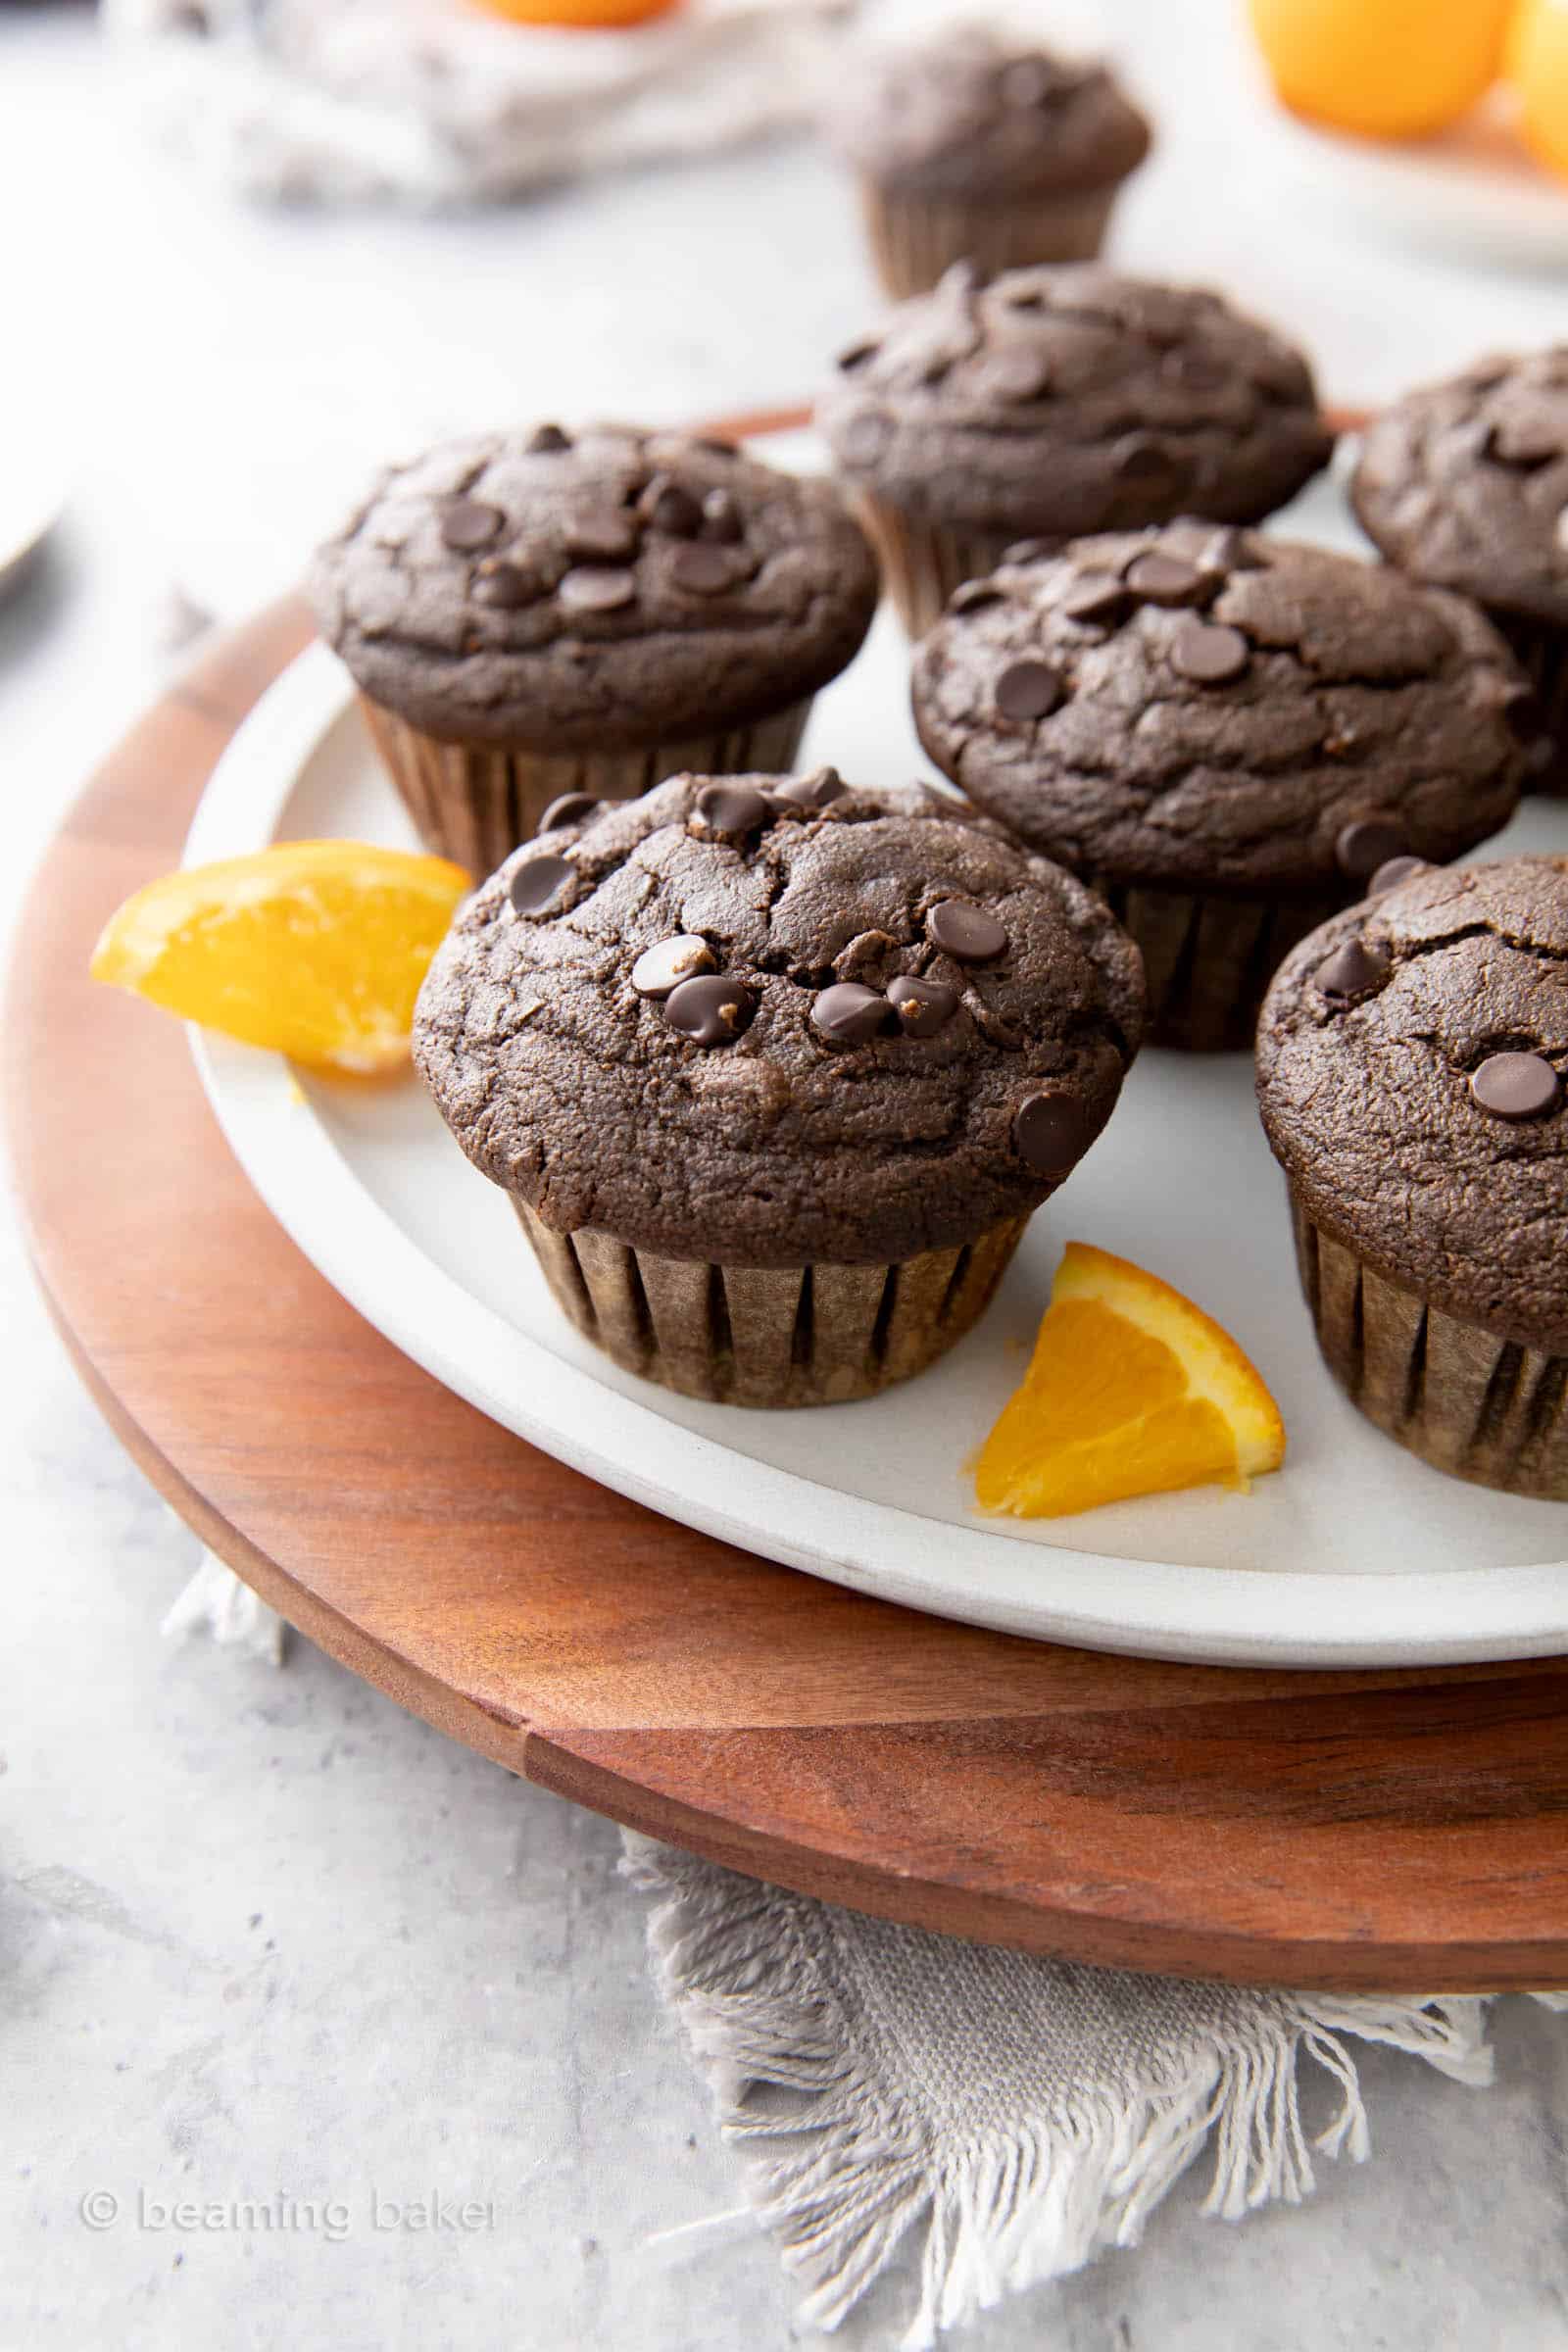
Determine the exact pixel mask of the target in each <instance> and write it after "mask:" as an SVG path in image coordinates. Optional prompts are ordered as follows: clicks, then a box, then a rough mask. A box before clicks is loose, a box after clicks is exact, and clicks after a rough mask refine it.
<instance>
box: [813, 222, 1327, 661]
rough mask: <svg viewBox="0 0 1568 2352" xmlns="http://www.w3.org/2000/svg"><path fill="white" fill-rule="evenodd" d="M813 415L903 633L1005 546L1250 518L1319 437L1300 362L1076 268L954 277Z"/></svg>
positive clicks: (1282, 348) (1230, 321) (902, 317)
mask: <svg viewBox="0 0 1568 2352" xmlns="http://www.w3.org/2000/svg"><path fill="white" fill-rule="evenodd" d="M817 417H818V421H819V423H820V425H821V428H822V430H823V432H824V434H825V435H826V437H827V440H828V442H829V445H830V446H831V448H832V451H833V455H834V462H835V465H836V467H837V470H838V472H839V474H840V476H841V478H842V479H843V480H844V482H845V483H846V485H847V486H848V487H849V489H850V490H851V491H852V492H853V493H854V495H855V497H856V499H857V501H858V508H859V511H860V512H861V514H862V515H863V516H864V519H865V521H866V524H867V527H868V528H869V529H870V530H871V532H872V535H873V536H874V537H875V538H876V540H877V542H878V545H879V547H880V549H881V551H882V554H883V557H884V561H885V564H886V567H887V571H888V579H889V585H890V587H891V589H892V590H893V593H894V595H895V596H896V597H897V598H898V599H899V601H900V604H901V608H902V609H903V611H904V612H905V615H906V618H907V621H908V623H909V627H910V629H911V632H912V633H914V634H915V635H919V634H920V633H922V631H923V630H924V629H926V628H927V627H929V626H930V625H931V622H932V621H933V620H934V619H935V618H936V616H937V614H938V613H939V612H940V611H941V609H942V606H943V604H944V603H945V602H946V600H947V598H948V597H949V596H951V595H952V593H953V591H954V590H955V589H956V587H957V586H958V585H959V583H960V582H961V581H963V580H966V579H972V578H974V577H976V576H977V575H979V574H983V573H988V572H989V571H990V570H991V569H992V568H993V566H994V565H995V564H998V563H1000V562H1001V561H1002V560H1003V558H1004V555H1005V551H1006V550H1007V549H1008V548H1009V546H1010V545H1011V544H1012V543H1013V542H1016V541H1019V540H1023V539H1026V538H1039V539H1042V540H1045V541H1047V542H1048V543H1050V544H1051V545H1053V546H1056V545H1059V544H1060V543H1061V542H1062V541H1063V540H1065V539H1069V538H1073V537H1076V536H1079V535H1081V534H1082V533H1085V532H1089V531H1104V530H1121V529H1126V528H1130V527H1134V526H1137V525H1140V524H1145V523H1155V522H1164V521H1168V520H1171V519H1173V518H1174V517H1176V516H1178V515H1184V514H1196V515H1209V516H1211V517H1212V518H1213V519H1214V520H1215V521H1216V523H1247V522H1256V521H1260V520H1261V519H1262V518H1263V516H1265V515H1270V514H1272V513H1273V511H1274V510H1275V509H1276V508H1277V507H1280V506H1283V505H1284V504H1285V502H1286V500H1287V499H1290V498H1292V497H1294V496H1295V494H1296V492H1297V491H1298V490H1299V489H1300V488H1301V486H1302V484H1303V483H1304V482H1306V481H1308V480H1309V479H1310V478H1311V476H1312V475H1313V474H1314V473H1316V472H1317V471H1318V469H1319V468H1320V467H1321V466H1323V465H1324V464H1325V463H1326V462H1327V459H1328V456H1329V453H1330V450H1331V448H1332V436H1331V434H1330V432H1329V430H1328V427H1327V425H1326V424H1325V422H1324V420H1323V417H1322V416H1321V415H1320V413H1319V410H1318V406H1317V397H1316V394H1315V392H1314V390H1313V385H1312V376H1311V371H1310V369H1309V368H1308V367H1307V364H1306V362H1305V360H1304V359H1302V358H1301V356H1300V354H1299V353H1298V352H1297V351H1295V350H1294V349H1293V348H1292V347H1291V346H1290V345H1289V344H1287V343H1285V342H1283V341H1282V340H1281V339H1280V338H1279V337H1278V336H1276V335H1275V334H1273V333H1272V332H1271V330H1270V329H1268V328H1267V327H1265V326H1262V325H1260V324H1259V323H1258V322H1257V321H1256V320H1254V319H1249V318H1246V317H1244V316H1243V315H1242V314H1241V313H1240V312H1237V311H1233V310H1231V309H1230V308H1229V307H1228V305H1226V304H1225V303H1223V302H1221V301H1220V299H1219V298H1218V296H1217V295H1213V294H1209V293H1205V292H1202V291H1201V290H1197V289H1191V288H1186V287H1179V286H1165V285H1156V284H1153V283H1152V282H1149V281H1146V280H1143V279H1140V278H1131V277H1120V276H1117V275H1116V274H1114V273H1113V272H1112V271H1110V270H1102V269H1096V268H1092V267H1085V268H1066V269H1055V270H1052V269H1042V270H1012V271H1009V272H1008V273H1006V274H1005V275H1004V276H1001V277H998V278H996V279H994V280H993V281H992V282H991V283H990V284H989V285H984V286H982V285H981V284H979V283H978V282H977V280H976V278H975V276H974V274H973V273H972V272H971V271H968V270H964V269H962V268H961V267H960V268H957V269H955V270H952V271H950V273H949V275H948V276H947V277H946V278H945V279H944V280H943V282H942V284H941V286H940V287H939V288H938V289H937V291H936V292H935V293H934V294H930V295H927V296H925V297H923V298H921V299H919V300H917V301H912V302H907V303H903V304H901V305H900V306H899V308H898V309H897V310H895V311H894V312H893V313H892V314H891V315H890V316H889V318H888V319H887V320H886V322H885V324H884V326H883V328H882V330H881V332H880V334H879V335H878V336H877V338H876V340H875V343H874V346H872V347H869V348H868V347H867V346H866V345H865V344H863V343H862V344H861V345H860V346H859V347H858V351H857V354H856V359H855V365H854V366H853V367H852V368H848V369H845V368H843V367H842V366H841V368H840V370H839V375H838V379H837V381H836V382H835V383H834V384H833V385H831V386H830V387H829V389H828V390H827V391H826V392H825V393H824V394H823V395H822V397H821V399H820V401H819V402H818V405H817ZM1169 592H1170V591H1169V588H1168V585H1167V588H1166V590H1165V591H1164V593H1166V594H1169Z"/></svg>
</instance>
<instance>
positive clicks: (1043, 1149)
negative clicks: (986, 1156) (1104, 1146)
mask: <svg viewBox="0 0 1568 2352" xmlns="http://www.w3.org/2000/svg"><path fill="white" fill-rule="evenodd" d="M1093 1141H1094V1126H1093V1122H1092V1120H1091V1119H1090V1115H1089V1107H1088V1104H1087V1103H1085V1102H1084V1100H1083V1098H1082V1097H1081V1096H1080V1095H1060V1094H1058V1095H1025V1097H1024V1099H1023V1101H1022V1102H1021V1103H1019V1105H1018V1107H1017V1109H1016V1110H1015V1111H1014V1112H1013V1114H1012V1143H1013V1149H1014V1151H1015V1152H1017V1154H1018V1156H1019V1158H1020V1159H1022V1160H1025V1161H1027V1163H1028V1165H1029V1166H1030V1167H1031V1168H1033V1169H1034V1170H1035V1172H1036V1174H1037V1175H1040V1176H1065V1175H1066V1173H1067V1171H1068V1169H1069V1168H1072V1167H1076V1165H1077V1163H1078V1161H1079V1160H1080V1159H1081V1158H1082V1157H1083V1155H1084V1152H1086V1151H1087V1150H1088V1148H1089V1146H1090V1144H1091V1143H1093Z"/></svg>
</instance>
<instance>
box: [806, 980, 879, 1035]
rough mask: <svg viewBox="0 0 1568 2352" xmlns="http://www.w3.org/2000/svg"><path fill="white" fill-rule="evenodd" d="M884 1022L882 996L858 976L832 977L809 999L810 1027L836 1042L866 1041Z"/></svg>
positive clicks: (875, 1033)
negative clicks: (844, 978) (855, 978)
mask: <svg viewBox="0 0 1568 2352" xmlns="http://www.w3.org/2000/svg"><path fill="white" fill-rule="evenodd" d="M887 1023H888V1001H887V999H886V997H885V996H883V994H882V992H881V990H880V989H876V988H864V987H862V986H861V984H860V982H859V981H858V980H836V981H835V982H834V984H833V986H832V987H831V988H824V989H823V991H822V993H821V995H820V996H818V997H815V998H813V999H812V1003H811V1027H812V1028H813V1029H815V1030H816V1031H818V1033H819V1034H820V1035H821V1036H823V1037H830V1038H831V1039H832V1040H833V1043H834V1044H835V1045H836V1046H864V1045H868V1044H869V1043H870V1041H871V1039H872V1038H873V1037H875V1036H876V1035H877V1033H878V1032H879V1031H880V1030H882V1029H885V1028H886V1027H887Z"/></svg>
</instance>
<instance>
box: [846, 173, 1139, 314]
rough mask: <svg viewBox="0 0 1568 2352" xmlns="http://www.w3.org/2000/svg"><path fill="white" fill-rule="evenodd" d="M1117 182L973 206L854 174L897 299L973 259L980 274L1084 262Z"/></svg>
mask: <svg viewBox="0 0 1568 2352" xmlns="http://www.w3.org/2000/svg"><path fill="white" fill-rule="evenodd" d="M1117 184H1118V183H1115V182H1113V183H1112V184H1111V185H1110V186H1109V187H1106V188H1091V189H1089V190H1088V191H1087V192H1084V193H1080V194H1077V195H1071V196H1019V197H1016V198H1013V199H1012V200H1010V201H1007V202H1001V203H996V202H992V203H977V202H976V201H975V200H974V199H973V198H972V197H962V196H922V195H913V194H909V193H907V191H903V190H900V189H897V188H886V187H883V186H881V185H880V184H879V183H878V182H877V181H876V180H872V179H864V178H862V179H861V181H860V210H861V213H862V215H863V216H864V220H865V232H866V235H867V237H868V238H869V239H870V244H871V258H872V260H873V261H874V263H875V265H876V273H877V275H878V277H879V278H880V279H881V280H882V283H883V285H884V287H885V288H886V290H887V291H888V293H889V294H891V295H892V297H893V299H894V301H895V302H902V301H904V299H905V298H906V296H907V295H910V294H925V293H929V291H930V289H931V288H932V287H933V286H934V285H935V284H936V282H937V280H938V278H939V277H940V276H941V275H942V273H943V271H944V270H951V268H952V267H953V265H954V263H955V262H965V261H967V262H973V264H974V265H975V268H976V269H977V270H979V271H980V272H981V274H982V276H985V277H994V276H995V275H996V273H997V271H998V270H1021V269H1027V268H1028V267H1029V266H1030V265H1031V264H1033V263H1035V262H1092V261H1093V260H1094V259H1095V256H1096V255H1097V254H1098V253H1099V251H1100V248H1101V246H1102V245H1103V243H1104V241H1105V227H1106V223H1107V222H1108V221H1109V219H1110V211H1111V207H1112V205H1113V204H1114V203H1115V201H1116V187H1117Z"/></svg>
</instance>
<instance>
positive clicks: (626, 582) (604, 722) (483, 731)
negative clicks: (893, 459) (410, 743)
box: [310, 424, 877, 751]
mask: <svg viewBox="0 0 1568 2352" xmlns="http://www.w3.org/2000/svg"><path fill="white" fill-rule="evenodd" d="M310 588H311V595H312V598H313V600H314V602H315V606H316V612H317V616H318V619H319V622H320V626H321V631H322V634H323V635H324V636H325V637H326V638H327V639H328V641H329V642H330V643H331V644H332V645H333V646H334V647H335V649H336V650H337V652H338V653H339V654H341V655H342V657H343V659H344V661H345V662H347V663H348V665H349V668H350V669H351V670H352V671H353V673H354V676H355V679H356V680H357V682H358V683H359V685H361V686H362V687H363V688H364V690H365V692H366V693H367V694H368V695H369V696H370V697H371V699H372V700H373V701H375V702H377V703H383V704H385V705H387V706H388V707H389V708H390V709H391V710H393V711H400V712H401V713H402V714H403V716H404V717H405V718H408V719H411V720H412V721H413V722H414V724H415V725H416V726H419V727H422V728H424V729H426V730H427V731H428V732H429V733H430V734H432V735H437V736H442V737H445V738H449V739H452V740H463V741H479V742H492V743H519V744H524V745H528V746H530V747H536V748H539V749H542V750H558V749H559V750H564V751H571V750H576V749H579V748H587V747H594V748H600V749H605V750H613V749H617V748H626V747H630V746H633V745H636V744H639V743H644V742H657V741H658V740H659V739H660V738H661V737H664V738H665V739H667V737H668V735H669V733H670V732H671V731H673V732H675V733H676V734H680V733H686V734H691V733H695V732H698V731H699V730H700V731H701V732H702V733H704V734H709V733H711V732H712V731H713V730H714V729H715V728H719V727H725V726H729V725H738V724H741V723H743V722H744V721H745V720H747V719H750V718H755V717H758V716H760V715H762V714H763V713H765V712H767V711H772V710H777V709H778V708H780V707H781V706H782V705H783V704H785V703H788V702H790V701H793V700H794V699H795V698H796V697H798V696H804V695H807V694H809V693H811V692H813V691H814V690H815V688H817V687H818V686H821V685H824V684H825V683H826V681H827V680H828V679H829V678H831V677H834V676H836V675H837V673H838V672H839V671H840V670H841V669H842V668H843V667H844V666H845V664H846V662H849V661H850V659H851V658H852V656H853V655H854V654H855V652H856V651H857V649H858V646H859V644H860V641H861V639H862V638H863V637H864V635H865V632H866V630H867V628H868V627H869V626H870V623H871V615H872V613H873V612H874V611H875V609H876V598H877V576H876V564H875V560H874V559H873V557H872V555H871V552H870V549H869V548H868V546H867V545H866V542H865V540H864V538H863V537H862V535H861V533H860V531H859V529H858V526H857V525H856V524H855V523H854V522H852V521H851V519H850V517H849V515H846V514H845V512H844V510H843V508H842V506H841V505H840V504H839V501H838V499H837V497H836V496H835V494H834V492H833V491H832V490H831V488H829V486H828V485H827V484H825V483H823V482H812V481H801V480H797V479H796V478H794V477H793V476H791V475H789V474H784V473H777V472H775V471H774V470H773V468H772V467H771V466H760V465H758V464H756V463H755V462H754V461H753V460H751V459H749V458H743V457H742V456H740V455H739V453H738V452H737V451H736V450H735V449H733V448H731V447H730V446H729V445H728V444H727V443H725V442H722V441H710V440H699V439H693V438H691V437H689V436H687V435H684V434H679V433H654V432H639V431H637V430H635V429H633V428H632V427H630V426H626V425H593V426H590V427H589V428H587V429H586V430H584V431H582V432H577V433H565V432H563V431H562V430H561V428H560V427H559V426H557V425H553V424H545V425H540V426H538V427H536V428H535V429H534V430H533V431H531V432H523V433H494V434H490V435H487V436H485V437H483V438H479V439H474V440H466V441H454V442H449V443H448V444H446V445H445V446H444V447H442V448H440V449H434V450H430V451H428V452H427V453H426V454H425V455H423V456H421V457H418V458H415V459H413V460H411V461H410V462H408V463H407V464H404V465H398V466H389V467H387V469H386V470H385V471H384V472H383V473H382V474H381V475H380V476H379V478H378V479H377V481H376V482H375V483H374V485H373V487H372V488H371V491H370V494H369V496H368V499H366V501H365V502H364V504H363V505H362V506H361V507H360V508H359V509H358V510H357V511H356V513H355V514H354V515H352V516H351V517H350V519H349V521H348V523H347V524H346V525H345V527H344V528H343V530H341V531H340V532H339V533H338V535H337V537H336V538H335V539H330V540H328V541H327V543H326V545H325V546H324V547H323V548H322V549H321V550H320V552H319V555H318V557H317V560H316V564H315V568H314V570H313V572H312V575H311V581H310Z"/></svg>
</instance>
